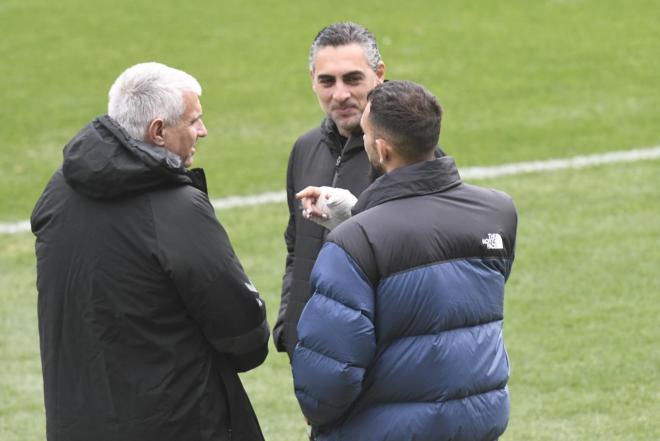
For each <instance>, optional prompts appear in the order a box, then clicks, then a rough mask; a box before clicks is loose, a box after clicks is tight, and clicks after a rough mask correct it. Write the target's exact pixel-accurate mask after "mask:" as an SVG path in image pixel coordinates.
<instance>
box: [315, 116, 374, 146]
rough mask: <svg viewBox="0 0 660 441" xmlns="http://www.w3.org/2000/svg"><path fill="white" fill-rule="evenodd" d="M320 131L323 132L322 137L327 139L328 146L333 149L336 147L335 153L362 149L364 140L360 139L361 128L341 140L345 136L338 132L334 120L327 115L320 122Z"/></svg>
mask: <svg viewBox="0 0 660 441" xmlns="http://www.w3.org/2000/svg"><path fill="white" fill-rule="evenodd" d="M321 131H322V132H323V135H324V138H325V139H327V140H328V141H329V144H330V148H331V149H333V150H334V149H335V148H338V151H337V154H345V153H347V152H349V151H352V150H356V149H360V150H364V140H363V139H362V130H361V129H358V131H357V132H355V133H353V134H352V135H351V137H350V138H348V140H346V141H343V140H344V139H346V138H344V137H343V136H341V135H340V134H339V130H338V129H337V125H336V124H335V122H334V121H333V120H332V119H330V118H329V117H326V118H325V119H324V120H323V122H321ZM337 146H338V147H337Z"/></svg>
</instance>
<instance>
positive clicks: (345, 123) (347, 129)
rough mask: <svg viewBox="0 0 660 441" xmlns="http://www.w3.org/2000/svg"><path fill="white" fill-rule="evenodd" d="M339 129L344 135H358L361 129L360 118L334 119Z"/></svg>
mask: <svg viewBox="0 0 660 441" xmlns="http://www.w3.org/2000/svg"><path fill="white" fill-rule="evenodd" d="M332 120H333V121H334V122H335V125H336V126H337V129H339V132H340V133H342V134H344V133H351V134H352V133H356V132H358V131H359V129H360V119H359V118H355V117H353V118H334V117H333V118H332Z"/></svg>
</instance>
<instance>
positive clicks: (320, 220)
mask: <svg viewBox="0 0 660 441" xmlns="http://www.w3.org/2000/svg"><path fill="white" fill-rule="evenodd" d="M296 198H298V199H300V200H301V201H302V205H303V217H305V218H306V219H309V220H311V221H313V222H316V223H317V224H319V225H322V226H324V227H325V228H327V229H329V230H332V229H333V228H335V227H336V226H337V225H339V224H340V223H342V222H343V221H345V220H346V219H348V218H349V217H351V208H353V206H354V205H355V203H356V202H357V198H356V197H355V196H353V194H351V192H350V191H348V190H344V189H343V188H333V187H307V188H305V189H304V190H302V191H300V192H299V193H298V194H297V195H296Z"/></svg>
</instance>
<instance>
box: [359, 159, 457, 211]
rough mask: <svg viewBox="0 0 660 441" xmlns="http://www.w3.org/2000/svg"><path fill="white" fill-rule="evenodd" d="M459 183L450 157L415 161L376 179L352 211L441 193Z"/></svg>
mask: <svg viewBox="0 0 660 441" xmlns="http://www.w3.org/2000/svg"><path fill="white" fill-rule="evenodd" d="M460 183H461V177H460V175H459V174H458V169H457V168H456V163H455V162H454V158H452V157H451V156H442V157H440V158H435V159H432V160H430V161H421V162H416V163H414V164H411V165H406V166H404V167H399V168H397V169H396V170H392V171H391V172H389V173H386V174H384V175H383V176H381V177H379V178H378V179H376V180H375V181H374V182H373V184H371V185H370V186H369V187H367V189H366V190H364V192H362V194H361V195H360V197H359V198H358V201H357V203H356V204H355V206H354V207H353V210H352V212H353V214H354V215H355V214H358V213H360V212H362V211H364V210H367V209H369V208H371V207H375V206H376V205H380V204H383V203H385V202H387V201H391V200H394V199H401V198H408V197H413V196H422V195H427V194H431V193H439V192H443V191H446V190H448V189H450V188H453V187H455V186H457V185H459V184H460Z"/></svg>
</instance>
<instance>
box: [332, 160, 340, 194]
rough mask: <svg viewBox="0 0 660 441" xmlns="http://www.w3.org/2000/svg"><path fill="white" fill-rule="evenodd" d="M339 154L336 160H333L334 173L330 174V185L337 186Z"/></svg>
mask: <svg viewBox="0 0 660 441" xmlns="http://www.w3.org/2000/svg"><path fill="white" fill-rule="evenodd" d="M341 156H342V155H339V156H337V162H335V174H334V175H333V176H332V186H333V187H336V186H337V175H338V174H339V166H340V165H341Z"/></svg>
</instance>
